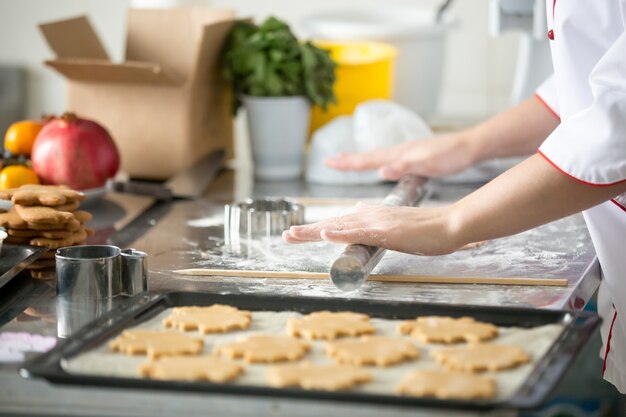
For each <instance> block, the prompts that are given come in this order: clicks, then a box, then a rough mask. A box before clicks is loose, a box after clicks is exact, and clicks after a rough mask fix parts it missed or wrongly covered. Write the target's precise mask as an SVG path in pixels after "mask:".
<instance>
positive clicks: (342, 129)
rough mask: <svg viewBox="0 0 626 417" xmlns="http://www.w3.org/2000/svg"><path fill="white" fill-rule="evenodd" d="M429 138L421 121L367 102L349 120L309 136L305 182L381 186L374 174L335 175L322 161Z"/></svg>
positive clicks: (345, 118)
mask: <svg viewBox="0 0 626 417" xmlns="http://www.w3.org/2000/svg"><path fill="white" fill-rule="evenodd" d="M430 136H432V131H431V130H430V128H429V127H428V125H427V124H426V123H425V122H424V120H422V119H421V118H420V117H419V116H418V115H417V114H415V113H414V112H412V111H411V110H409V109H407V108H406V107H403V106H401V105H399V104H396V103H393V102H391V101H385V100H370V101H367V102H365V103H362V104H360V105H358V106H357V108H356V109H355V111H354V114H353V115H352V116H339V117H336V118H335V119H333V120H332V121H330V122H329V123H327V124H326V125H324V126H322V127H321V128H319V129H318V130H317V131H316V132H315V133H314V134H313V141H312V144H311V149H310V152H309V158H308V163H307V170H306V179H307V181H309V182H314V183H318V184H336V185H353V184H373V183H377V182H382V178H381V177H380V176H379V175H378V172H377V171H376V170H373V171H363V172H354V171H347V172H342V171H336V170H334V169H331V168H328V167H327V166H326V165H324V160H325V159H326V158H329V157H333V156H335V155H337V154H338V153H340V152H345V153H355V152H367V151H370V150H373V149H381V148H387V147H389V146H393V145H396V144H398V143H402V142H405V141H407V140H413V139H422V138H426V137H430Z"/></svg>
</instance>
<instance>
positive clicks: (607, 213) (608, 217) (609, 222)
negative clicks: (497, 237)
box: [536, 0, 626, 393]
mask: <svg viewBox="0 0 626 417" xmlns="http://www.w3.org/2000/svg"><path fill="white" fill-rule="evenodd" d="M546 8H547V15H548V28H549V30H550V31H549V32H548V35H549V36H548V38H549V39H551V40H550V46H551V51H552V61H553V65H554V74H553V75H552V76H551V77H550V78H548V79H547V80H546V81H545V82H544V83H543V84H542V85H541V86H540V87H539V89H538V90H537V93H536V96H537V97H538V98H539V99H540V100H541V101H543V102H544V103H545V105H546V106H547V107H548V108H549V109H550V111H552V112H553V113H554V114H555V116H556V117H559V118H560V120H561V123H560V124H559V126H558V127H557V128H556V129H555V130H554V132H552V134H551V135H550V136H549V137H548V138H547V139H546V140H545V142H544V143H543V144H542V145H541V146H540V148H539V151H538V152H539V153H540V154H541V155H542V156H543V157H544V158H545V159H546V160H547V161H548V162H550V163H551V164H552V165H553V166H554V167H555V168H556V169H558V170H559V171H561V172H562V173H563V174H565V175H567V176H569V177H571V178H574V179H576V180H578V181H580V182H583V183H585V184H588V185H589V186H590V187H591V186H593V187H602V186H607V185H612V184H617V183H620V182H623V181H626V32H625V26H626V0H547V1H546ZM584 216H585V220H586V222H587V226H588V228H589V232H590V235H591V238H592V240H593V244H594V246H595V249H596V252H597V254H598V259H599V260H600V265H601V267H602V273H603V279H604V280H603V286H605V288H604V290H605V291H603V294H604V296H603V297H602V300H601V302H600V303H599V312H600V315H601V316H602V317H603V319H604V323H603V329H602V331H601V334H602V339H603V344H604V348H603V352H602V356H604V368H605V369H604V370H603V373H604V377H605V379H607V380H608V381H610V382H612V383H613V384H614V385H615V386H616V387H617V388H618V389H619V390H620V392H622V393H626V193H625V194H622V195H620V196H618V197H616V198H614V199H612V200H610V201H607V202H605V203H602V204H600V205H598V206H596V207H593V208H591V209H589V210H586V211H585V212H584ZM605 300H607V302H605Z"/></svg>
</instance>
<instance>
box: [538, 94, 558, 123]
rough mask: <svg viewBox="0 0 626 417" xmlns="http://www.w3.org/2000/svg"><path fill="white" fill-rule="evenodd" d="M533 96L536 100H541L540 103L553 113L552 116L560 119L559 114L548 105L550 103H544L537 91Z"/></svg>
mask: <svg viewBox="0 0 626 417" xmlns="http://www.w3.org/2000/svg"><path fill="white" fill-rule="evenodd" d="M535 97H536V98H537V100H539V101H540V102H541V104H543V105H544V106H545V108H546V109H548V110H549V111H550V113H552V114H553V115H554V117H556V118H557V119H559V120H561V116H559V114H558V113H557V112H555V111H554V109H553V108H552V107H550V105H549V104H548V103H546V101H545V100H544V99H543V98H541V96H540V95H539V94H537V93H535Z"/></svg>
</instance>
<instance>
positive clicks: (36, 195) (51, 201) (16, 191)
mask: <svg viewBox="0 0 626 417" xmlns="http://www.w3.org/2000/svg"><path fill="white" fill-rule="evenodd" d="M85 198H87V197H86V196H85V194H83V193H81V192H80V191H74V190H71V189H69V188H67V187H64V186H53V185H33V184H29V185H23V186H21V187H20V188H11V189H8V190H3V191H0V200H11V201H13V204H20V205H22V206H34V205H42V206H60V205H63V204H68V203H73V202H78V201H83V200H85Z"/></svg>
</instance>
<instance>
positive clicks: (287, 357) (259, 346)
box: [214, 335, 311, 363]
mask: <svg viewBox="0 0 626 417" xmlns="http://www.w3.org/2000/svg"><path fill="white" fill-rule="evenodd" d="M310 350H311V346H310V345H309V344H308V343H306V342H303V341H301V340H298V339H294V338H293V337H289V336H270V335H252V336H248V338H246V339H245V340H240V341H237V342H233V343H226V344H223V345H221V346H216V347H215V349H214V352H215V353H216V354H218V355H222V356H228V357H230V358H243V359H244V360H245V361H246V362H248V363H273V362H283V361H295V360H298V359H301V358H302V357H303V356H304V355H305V354H306V353H307V352H309V351H310Z"/></svg>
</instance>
